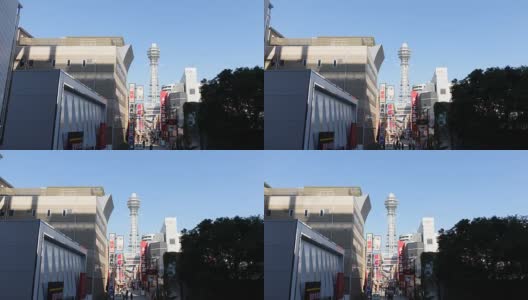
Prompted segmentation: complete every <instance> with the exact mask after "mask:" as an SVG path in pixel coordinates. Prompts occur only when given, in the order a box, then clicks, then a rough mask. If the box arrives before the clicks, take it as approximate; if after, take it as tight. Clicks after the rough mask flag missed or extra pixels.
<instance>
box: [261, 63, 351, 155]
mask: <svg viewBox="0 0 528 300" xmlns="http://www.w3.org/2000/svg"><path fill="white" fill-rule="evenodd" d="M264 81H265V87H264V94H265V95H266V96H265V97H266V101H265V103H264V109H265V111H266V117H265V118H266V122H265V124H264V148H265V149H267V150H316V149H322V148H323V144H324V143H323V142H324V141H323V140H322V139H323V138H327V139H329V140H330V141H326V142H327V143H326V144H331V145H332V146H330V148H331V149H351V148H354V147H355V145H352V144H353V141H351V131H352V130H355V129H354V124H355V123H356V122H357V109H358V100H357V99H356V98H354V97H352V96H351V95H350V94H348V93H346V92H345V91H343V90H342V89H340V88H339V87H337V86H336V85H335V84H333V83H331V82H329V81H328V80H326V79H325V78H324V77H322V76H321V75H319V74H317V73H316V72H314V71H312V70H280V71H266V72H265V74H264ZM323 135H325V136H324V137H323ZM328 142H329V143H328Z"/></svg>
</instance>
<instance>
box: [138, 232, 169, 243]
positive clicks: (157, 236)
mask: <svg viewBox="0 0 528 300" xmlns="http://www.w3.org/2000/svg"><path fill="white" fill-rule="evenodd" d="M164 239H165V237H164V235H163V234H162V233H147V234H144V235H142V236H141V240H142V241H145V242H161V241H163V240H164Z"/></svg>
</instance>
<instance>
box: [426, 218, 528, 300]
mask: <svg viewBox="0 0 528 300" xmlns="http://www.w3.org/2000/svg"><path fill="white" fill-rule="evenodd" d="M436 266H437V267H436V272H437V276H438V279H439V280H440V281H441V282H442V284H443V285H444V286H445V287H446V290H447V292H446V297H447V298H446V299H515V298H526V294H527V292H528V219H527V218H526V217H517V216H515V217H506V218H499V217H492V218H476V219H473V220H472V221H469V220H466V219H464V220H461V221H460V222H458V223H457V224H456V225H455V226H454V227H453V228H452V229H449V230H446V231H445V230H441V231H440V237H439V253H438V256H437V264H436Z"/></svg>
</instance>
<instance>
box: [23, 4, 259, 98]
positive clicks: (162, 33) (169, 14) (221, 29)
mask: <svg viewBox="0 0 528 300" xmlns="http://www.w3.org/2000/svg"><path fill="white" fill-rule="evenodd" d="M20 2H21V3H22V4H23V6H24V9H23V10H22V17H21V22H20V24H21V26H22V27H24V28H26V29H27V30H28V31H29V32H30V33H31V34H33V35H34V36H36V37H63V36H82V35H89V36H94V35H101V36H123V37H124V38H125V42H127V43H129V44H132V46H133V49H134V54H135V59H134V62H133V63H132V67H131V69H130V73H129V76H128V79H129V82H131V83H137V84H143V85H145V86H146V87H148V84H149V78H150V73H149V65H148V59H147V49H148V48H149V47H150V45H151V44H152V43H157V44H158V46H159V47H160V49H161V59H160V71H159V72H160V74H159V76H160V83H161V84H168V83H174V82H179V81H180V79H181V77H182V74H183V71H184V68H185V67H196V68H198V77H199V79H200V80H201V79H203V78H207V79H212V78H213V77H215V76H216V75H217V74H218V73H219V72H220V71H222V70H223V69H225V68H231V69H232V68H236V67H254V66H256V65H260V66H261V65H263V58H262V57H263V56H262V55H263V54H262V53H263V50H262V34H263V33H262V4H261V2H260V1H247V0H229V1H216V0H177V1H175V0H155V1H146V0H111V1H109V0H52V1H42V0H20ZM146 93H148V88H147V89H146Z"/></svg>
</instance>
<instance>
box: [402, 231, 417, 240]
mask: <svg viewBox="0 0 528 300" xmlns="http://www.w3.org/2000/svg"><path fill="white" fill-rule="evenodd" d="M414 239H415V234H414V233H406V234H401V235H400V241H402V242H414Z"/></svg>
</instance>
